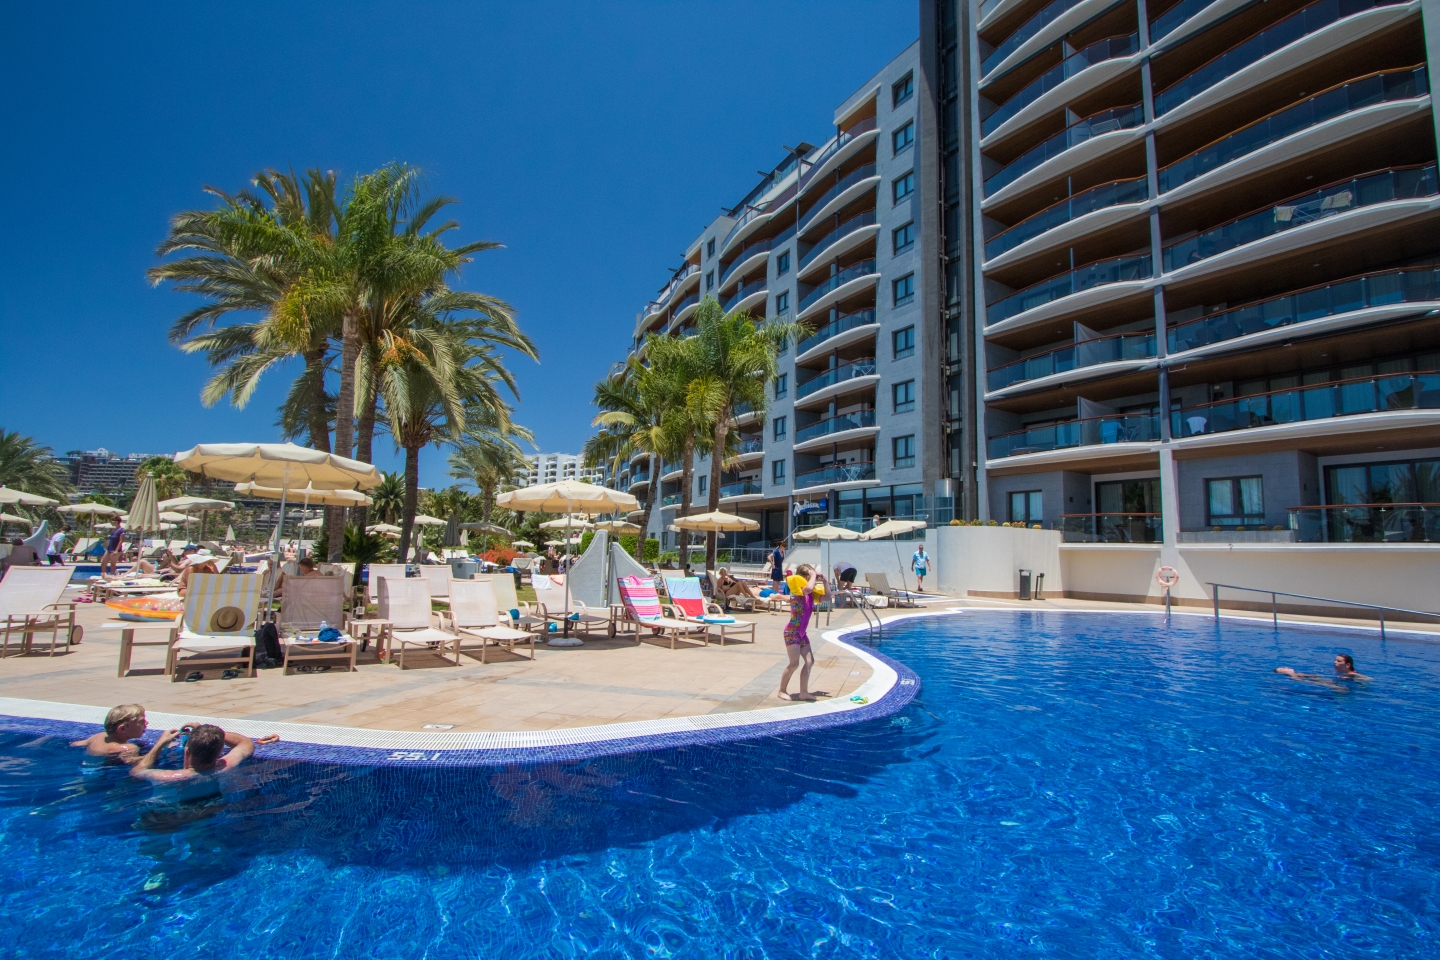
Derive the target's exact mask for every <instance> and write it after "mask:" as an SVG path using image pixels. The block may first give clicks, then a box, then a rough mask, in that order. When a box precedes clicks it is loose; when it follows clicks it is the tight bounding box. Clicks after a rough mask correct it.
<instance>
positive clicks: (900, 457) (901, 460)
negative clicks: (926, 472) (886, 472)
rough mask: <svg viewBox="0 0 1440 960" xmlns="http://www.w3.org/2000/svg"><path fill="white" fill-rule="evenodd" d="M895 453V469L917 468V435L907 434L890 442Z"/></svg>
mask: <svg viewBox="0 0 1440 960" xmlns="http://www.w3.org/2000/svg"><path fill="white" fill-rule="evenodd" d="M890 445H891V447H892V448H894V451H895V467H896V469H899V468H900V467H913V466H915V434H913V433H911V434H906V435H905V436H903V437H896V438H895V439H894V440H891V441H890Z"/></svg>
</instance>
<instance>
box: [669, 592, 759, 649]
mask: <svg viewBox="0 0 1440 960" xmlns="http://www.w3.org/2000/svg"><path fill="white" fill-rule="evenodd" d="M665 592H666V593H668V594H669V595H670V602H671V605H672V606H673V607H674V608H675V609H674V611H673V613H674V614H675V615H676V618H677V619H681V620H688V621H690V622H692V623H703V624H704V625H705V627H706V630H707V631H710V632H712V633H714V634H715V635H716V636H718V637H719V638H720V646H722V647H723V646H725V641H726V640H729V639H739V638H742V637H743V636H744V635H745V634H746V633H748V634H749V635H750V639H749V642H750V643H754V642H755V621H753V620H736V619H735V618H734V617H732V616H730V615H729V614H727V613H726V612H725V611H724V610H722V609H721V608H720V605H719V604H718V603H712V602H709V601H707V600H706V599H705V597H704V595H703V594H702V592H701V585H700V580H699V578H697V577H666V578H665ZM666 612H667V613H670V612H672V611H670V610H666ZM707 637H708V634H707Z"/></svg>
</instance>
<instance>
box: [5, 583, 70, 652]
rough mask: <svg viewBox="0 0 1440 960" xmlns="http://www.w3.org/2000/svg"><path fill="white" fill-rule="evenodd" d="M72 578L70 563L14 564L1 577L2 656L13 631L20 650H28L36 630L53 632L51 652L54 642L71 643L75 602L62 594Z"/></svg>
mask: <svg viewBox="0 0 1440 960" xmlns="http://www.w3.org/2000/svg"><path fill="white" fill-rule="evenodd" d="M69 582H70V568H69V567H11V568H10V569H8V570H6V571H5V576H4V579H0V616H3V617H4V618H5V624H4V630H5V634H4V638H3V642H0V656H8V655H9V653H10V637H11V635H12V634H14V635H18V636H19V638H20V641H19V643H20V652H21V653H29V652H30V650H31V647H32V645H33V644H34V641H35V634H37V633H49V634H50V656H52V657H53V656H55V644H56V643H57V642H58V643H62V644H64V645H65V646H67V647H68V646H69V645H70V637H71V635H72V634H73V633H74V632H75V604H74V602H73V601H71V602H68V603H67V602H65V601H62V600H61V599H60V598H61V597H62V596H63V595H64V593H65V585H66V584H68V583H69Z"/></svg>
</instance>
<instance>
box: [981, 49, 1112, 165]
mask: <svg viewBox="0 0 1440 960" xmlns="http://www.w3.org/2000/svg"><path fill="white" fill-rule="evenodd" d="M1139 49H1140V43H1139V37H1138V36H1137V35H1136V34H1133V33H1132V34H1130V35H1129V36H1124V37H1106V38H1105V39H1104V40H1100V41H1097V42H1095V43H1092V44H1090V45H1089V46H1088V47H1086V48H1085V49H1083V50H1080V51H1079V52H1077V53H1073V54H1071V55H1070V56H1068V57H1066V58H1065V59H1064V60H1062V61H1060V63H1058V64H1056V65H1055V66H1054V67H1052V68H1051V69H1049V70H1047V71H1046V72H1045V73H1043V74H1041V75H1040V76H1039V77H1037V78H1035V80H1033V81H1032V82H1031V83H1030V85H1029V86H1027V87H1025V89H1023V90H1021V91H1020V92H1019V93H1017V94H1015V95H1014V96H1013V97H1011V98H1010V99H1009V100H1006V101H1005V102H1004V103H1003V104H1001V105H1000V106H999V107H997V108H996V109H995V111H994V112H993V113H991V114H990V116H988V117H986V118H985V119H984V120H982V121H981V122H980V138H981V140H982V141H984V140H989V139H991V138H992V137H993V136H995V135H996V134H997V133H1000V132H1001V131H1002V130H1003V129H1004V128H1007V127H1009V128H1011V129H1016V128H1018V127H1020V126H1022V125H1023V124H1024V122H1025V120H1026V119H1028V117H1027V116H1026V114H1029V115H1033V116H1039V115H1040V113H1041V112H1043V111H1044V110H1045V109H1048V108H1050V107H1053V106H1059V105H1060V104H1061V103H1064V102H1065V101H1066V100H1067V99H1074V97H1075V95H1078V94H1079V93H1080V92H1081V89H1082V88H1083V89H1085V90H1089V89H1093V88H1094V87H1096V86H1098V85H1099V84H1101V83H1103V82H1105V81H1106V80H1109V79H1111V78H1112V77H1115V76H1118V75H1119V74H1120V73H1121V72H1122V71H1124V70H1125V69H1127V68H1128V67H1129V66H1130V58H1131V57H1133V56H1134V55H1135V53H1136V52H1137V51H1138V50H1139ZM1101 64H1106V65H1108V69H1095V68H1097V67H1099V66H1100V65H1101ZM1082 74H1086V75H1087V76H1086V78H1085V82H1084V83H1075V82H1073V81H1076V80H1077V79H1078V78H1079V77H1080V76H1081V75H1082ZM1062 87H1063V89H1062ZM1047 94H1053V95H1052V96H1047ZM1030 107H1033V108H1034V109H1030V110H1027V109H1026V108H1030ZM1012 121H1014V122H1013V123H1012Z"/></svg>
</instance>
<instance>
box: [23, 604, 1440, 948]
mask: <svg viewBox="0 0 1440 960" xmlns="http://www.w3.org/2000/svg"><path fill="white" fill-rule="evenodd" d="M881 649H882V650H883V651H884V652H885V653H887V654H889V655H890V656H892V657H894V658H896V659H898V660H900V661H902V662H904V663H905V664H907V665H908V666H910V667H912V668H914V669H915V671H916V672H917V673H918V674H919V675H920V677H921V678H922V680H923V682H924V686H923V687H922V689H921V691H920V694H919V696H918V697H916V699H915V700H914V701H912V702H911V703H910V705H909V706H908V707H906V708H905V709H904V710H903V711H902V712H901V713H899V714H897V715H895V716H892V717H889V718H887V719H884V720H878V721H870V722H866V723H861V724H857V725H854V726H849V727H838V728H832V729H829V730H822V731H818V732H814V733H804V734H791V735H786V736H781V737H772V738H763V739H757V740H750V741H743V742H738V743H731V744H728V745H722V746H709V747H691V748H685V749H675V750H667V751H661V752H656V753H651V754H641V755H634V756H628V757H611V758H602V759H598V760H592V761H588V762H585V763H580V764H571V765H552V766H541V767H531V768H522V769H509V770H498V769H491V770H476V769H468V770H465V769H458V770H457V769H424V770H411V769H406V768H403V767H383V768H382V767H374V768H361V767H344V766H322V765H318V764H309V763H300V762H290V761H270V762H261V763H256V764H254V765H253V766H251V767H247V768H244V770H242V774H238V775H237V777H243V779H242V780H241V782H239V783H237V784H236V785H235V789H233V790H232V791H231V793H230V794H229V796H228V797H227V801H226V802H225V803H224V804H223V805H217V806H215V807H211V808H206V807H199V808H193V809H189V810H176V809H172V808H166V807H161V806H156V805H154V804H153V801H152V799H151V795H150V793H149V790H148V788H140V787H137V786H134V785H133V784H132V782H131V781H129V780H128V779H127V778H124V777H122V776H115V775H114V774H113V772H111V771H106V770H90V771H82V769H81V767H80V764H79V762H78V758H77V757H76V756H75V753H76V752H75V751H71V750H69V749H68V748H66V747H65V746H64V745H63V743H62V742H61V741H60V740H58V739H56V738H54V737H46V736H43V735H37V734H35V733H33V732H24V730H23V728H25V727H26V726H27V725H26V724H23V723H15V722H12V723H10V724H9V725H8V731H9V732H5V733H3V734H0V883H3V889H4V890H5V891H6V894H5V896H4V897H3V898H0V929H3V930H5V931H7V932H8V937H7V941H6V942H7V944H8V946H7V947H6V953H7V955H11V956H23V957H60V956H64V957H88V956H97V957H98V956H105V957H158V956H170V955H177V956H178V955H185V956H191V955H195V956H204V957H261V956H264V957H286V958H288V957H312V956H314V957H319V956H327V957H328V956H353V955H360V954H363V955H365V956H372V955H373V956H385V957H411V956H427V957H476V956H484V957H505V958H509V957H528V956H602V957H629V956H674V957H716V956H766V957H801V956H805V957H810V956H826V957H828V956H835V957H840V956H844V957H851V956H873V957H921V956H927V957H928V956H942V957H965V956H970V957H977V958H988V957H1016V956H1028V955H1033V954H1044V955H1049V956H1055V957H1075V956H1084V957H1095V956H1105V957H1112V956H1113V957H1120V956H1124V957H1167V958H1169V957H1187V958H1188V957H1237V956H1253V957H1291V956H1296V957H1298V956H1304V957H1332V956H1333V957H1348V956H1372V955H1373V956H1384V957H1419V956H1426V955H1430V956H1434V955H1436V952H1437V937H1440V920H1437V917H1440V768H1437V763H1436V757H1437V756H1440V726H1437V722H1436V721H1437V719H1440V648H1437V647H1435V646H1433V645H1428V644H1424V643H1418V642H1409V641H1406V640H1404V639H1397V638H1396V637H1394V636H1392V637H1391V639H1390V640H1389V641H1388V642H1387V643H1384V644H1382V643H1380V642H1379V640H1378V639H1375V638H1374V637H1373V635H1365V634H1358V633H1344V632H1340V631H1327V630H1323V629H1318V628H1282V630H1281V631H1280V632H1279V633H1278V634H1276V633H1272V632H1271V630H1270V629H1269V627H1268V625H1266V626H1261V625H1254V624H1242V623H1233V622H1225V623H1223V624H1222V625H1220V626H1216V625H1215V624H1214V623H1213V622H1212V621H1210V620H1209V619H1208V618H1200V617H1176V618H1175V621H1174V623H1173V624H1172V625H1171V626H1170V627H1168V628H1167V627H1165V626H1164V624H1163V620H1161V619H1160V618H1158V617H1152V616H1149V615H1124V614H1106V615H1088V614H1086V615H1078V614H1056V613H1044V614H1037V613H1008V612H986V613H970V614H964V615H960V616H952V617H943V618H927V619H919V620H909V621H905V622H902V623H899V624H896V625H894V626H892V627H891V628H889V630H888V632H887V637H886V639H885V640H884V642H883V644H882V646H881ZM1337 651H1338V652H1351V653H1353V654H1354V655H1355V657H1356V660H1357V661H1358V666H1359V667H1360V669H1361V671H1362V672H1364V673H1367V674H1369V675H1371V676H1372V677H1375V678H1376V679H1375V680H1374V681H1373V682H1371V683H1369V684H1367V685H1364V686H1361V687H1357V688H1356V689H1354V690H1349V691H1346V692H1336V691H1332V690H1329V689H1325V688H1321V687H1317V686H1309V685H1302V684H1298V683H1295V682H1293V681H1290V680H1286V679H1284V678H1282V677H1278V676H1276V675H1275V674H1274V673H1273V672H1272V669H1273V667H1275V666H1277V665H1293V666H1296V667H1301V668H1312V669H1315V670H1316V671H1317V672H1324V671H1326V670H1328V664H1329V662H1330V659H1331V657H1332V656H1333V654H1334V653H1335V652H1337ZM34 729H39V727H36V728H34ZM245 771H248V772H245Z"/></svg>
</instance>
